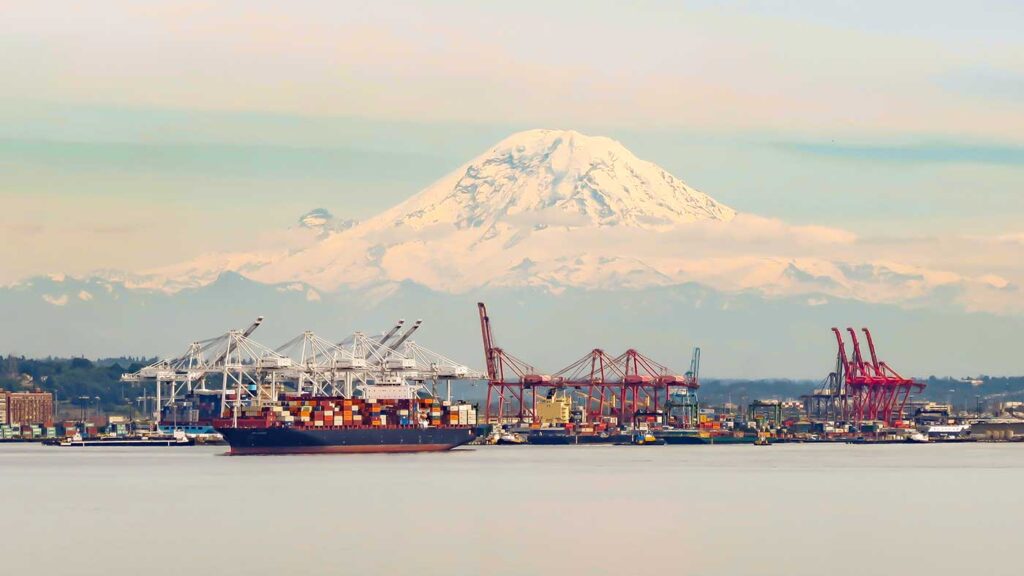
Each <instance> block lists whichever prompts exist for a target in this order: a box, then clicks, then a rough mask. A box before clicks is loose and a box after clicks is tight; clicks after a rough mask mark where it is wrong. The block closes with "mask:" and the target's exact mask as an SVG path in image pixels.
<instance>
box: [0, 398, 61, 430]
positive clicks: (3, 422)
mask: <svg viewBox="0 0 1024 576" xmlns="http://www.w3.org/2000/svg"><path fill="white" fill-rule="evenodd" d="M15 430H17V435H18V436H20V437H24V436H26V435H27V436H29V437H32V436H45V435H47V433H48V432H50V433H52V434H53V435H56V431H57V429H56V427H54V426H53V394H51V393H49V392H39V391H34V392H9V391H7V390H4V389H2V388H0V439H8V438H12V437H14V436H15Z"/></svg>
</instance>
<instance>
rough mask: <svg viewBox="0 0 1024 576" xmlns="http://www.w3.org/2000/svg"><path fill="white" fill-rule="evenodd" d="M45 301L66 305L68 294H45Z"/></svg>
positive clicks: (56, 304) (55, 304)
mask: <svg viewBox="0 0 1024 576" xmlns="http://www.w3.org/2000/svg"><path fill="white" fill-rule="evenodd" d="M43 301H44V302H46V303H47V304H52V305H54V306H64V305H66V304H67V303H68V295H67V294H61V295H60V296H53V295H51V294H43Z"/></svg>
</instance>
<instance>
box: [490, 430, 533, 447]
mask: <svg viewBox="0 0 1024 576" xmlns="http://www.w3.org/2000/svg"><path fill="white" fill-rule="evenodd" d="M494 443H495V444H499V445H508V446H518V445H519V444H526V438H523V436H522V435H520V434H516V433H515V432H502V433H501V434H499V435H498V439H497V440H496V441H495V442H494Z"/></svg>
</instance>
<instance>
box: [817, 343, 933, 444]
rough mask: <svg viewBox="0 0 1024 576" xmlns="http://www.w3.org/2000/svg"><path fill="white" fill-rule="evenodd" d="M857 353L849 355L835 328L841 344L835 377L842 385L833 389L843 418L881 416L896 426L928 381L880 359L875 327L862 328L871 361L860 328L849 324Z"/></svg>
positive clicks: (859, 419)
mask: <svg viewBox="0 0 1024 576" xmlns="http://www.w3.org/2000/svg"><path fill="white" fill-rule="evenodd" d="M846 331H847V333H848V334H849V335H850V343H851V344H852V346H853V355H852V356H847V351H846V345H845V343H844V342H843V334H842V332H841V331H840V330H839V329H838V328H832V333H833V334H834V335H835V337H836V343H837V344H838V347H839V351H838V358H837V362H836V370H837V371H838V372H839V373H837V374H835V378H834V379H835V380H836V381H837V382H839V383H841V386H839V387H836V388H835V389H834V390H833V394H835V395H836V396H837V402H838V404H839V406H840V410H839V415H840V416H841V419H842V420H844V421H849V422H855V423H859V422H865V421H876V420H880V421H882V422H884V423H885V424H886V425H889V426H892V425H894V424H896V423H897V422H898V421H900V420H902V419H903V410H904V408H905V407H906V404H907V400H909V399H910V394H911V393H912V392H915V391H916V392H920V391H922V390H924V387H925V385H924V384H922V383H920V382H915V381H914V380H912V379H910V378H905V377H903V376H901V375H900V374H899V373H898V372H896V371H895V370H893V369H892V368H891V367H890V366H889V365H888V364H887V363H885V362H883V361H880V360H879V359H878V354H877V352H876V350H875V342H874V339H873V338H872V336H871V331H870V330H868V329H867V328H862V329H861V331H862V332H863V333H864V337H865V339H866V340H867V343H868V351H869V353H870V355H871V359H870V361H867V360H866V359H865V358H864V355H863V354H862V352H861V347H860V340H859V339H858V337H857V331H856V330H854V329H853V328H847V329H846Z"/></svg>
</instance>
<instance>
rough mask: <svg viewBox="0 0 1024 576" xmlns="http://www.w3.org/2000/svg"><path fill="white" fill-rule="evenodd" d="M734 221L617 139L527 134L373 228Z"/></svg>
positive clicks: (556, 133)
mask: <svg viewBox="0 0 1024 576" xmlns="http://www.w3.org/2000/svg"><path fill="white" fill-rule="evenodd" d="M735 215H736V212H735V211H734V210H733V209H731V208H729V207H727V206H725V205H723V204H721V203H719V202H717V201H715V200H714V199H712V198H711V197H710V196H708V195H707V194H704V193H702V192H699V191H697V190H695V189H693V188H691V187H689V186H687V185H686V184H685V183H684V182H682V181H681V180H679V179H678V178H676V177H675V176H673V175H671V174H669V173H668V172H667V171H665V169H663V168H661V167H659V166H657V165H656V164H653V163H651V162H647V161H644V160H640V159H639V158H637V157H636V156H634V155H633V153H632V152H630V151H629V150H627V149H626V147H625V146H623V145H622V144H620V143H619V142H617V141H615V140H612V139H610V138H604V137H599V136H586V135H584V134H580V133H579V132H576V131H573V130H528V131H525V132H519V133H517V134H513V135H512V136H509V137H508V138H506V139H504V140H502V141H501V142H499V143H498V144H496V145H495V146H494V147H492V148H491V149H490V150H488V151H487V152H485V153H483V154H481V155H480V156H477V157H476V158H474V159H473V160H471V161H470V162H468V163H466V164H464V165H463V166H462V167H460V168H458V169H457V170H455V171H454V172H452V173H451V174H449V175H448V176H446V177H444V178H442V179H441V180H439V181H438V182H436V183H434V184H433V185H431V186H430V187H428V188H426V189H425V190H423V191H422V192H420V193H419V194H417V195H416V196H414V197H412V198H410V199H409V200H407V201H405V202H403V203H401V204H399V205H398V206H396V207H394V208H392V209H391V210H388V211H387V212H385V213H383V214H381V215H380V216H378V217H377V218H374V219H373V224H371V226H373V227H379V228H387V227H392V226H408V227H411V228H413V229H417V230H418V229H422V228H426V227H431V226H436V225H445V224H450V225H454V226H455V227H456V228H458V229H460V230H465V229H474V228H475V229H481V230H483V231H484V232H485V233H486V232H488V231H492V228H493V227H494V226H495V225H496V224H498V223H499V222H503V221H509V222H514V223H516V224H518V225H527V226H531V225H532V226H537V227H544V226H546V225H549V224H558V225H566V226H594V225H596V226H630V227H637V228H648V229H658V228H664V227H667V226H672V225H675V224H679V223H686V222H695V221H699V220H719V221H728V220H731V219H732V218H733V217H734V216H735ZM368 224H369V223H368Z"/></svg>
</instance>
